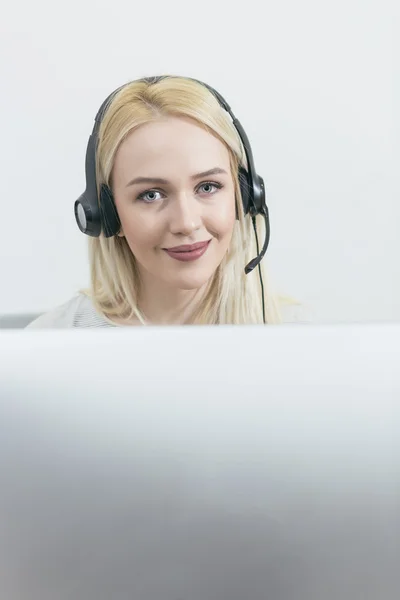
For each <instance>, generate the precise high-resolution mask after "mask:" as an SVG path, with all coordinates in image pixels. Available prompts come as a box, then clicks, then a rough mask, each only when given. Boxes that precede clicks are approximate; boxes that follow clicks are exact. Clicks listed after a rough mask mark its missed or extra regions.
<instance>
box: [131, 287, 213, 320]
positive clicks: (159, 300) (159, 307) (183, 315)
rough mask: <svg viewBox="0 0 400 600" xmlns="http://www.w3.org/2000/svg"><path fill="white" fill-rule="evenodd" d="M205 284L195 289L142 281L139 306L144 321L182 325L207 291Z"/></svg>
mask: <svg viewBox="0 0 400 600" xmlns="http://www.w3.org/2000/svg"><path fill="white" fill-rule="evenodd" d="M207 287H208V286H207V284H206V285H203V286H202V287H201V288H198V289H195V290H182V289H177V288H171V287H169V286H167V285H166V286H160V285H159V282H157V285H155V284H154V283H153V282H151V281H146V282H143V285H142V289H141V293H140V300H139V306H140V309H141V311H142V313H143V314H144V316H145V318H146V321H148V322H149V323H151V324H153V325H183V324H185V323H190V322H191V321H192V318H193V315H194V313H195V311H196V310H197V309H198V307H199V305H200V303H201V301H202V299H203V298H204V296H205V294H206V292H207Z"/></svg>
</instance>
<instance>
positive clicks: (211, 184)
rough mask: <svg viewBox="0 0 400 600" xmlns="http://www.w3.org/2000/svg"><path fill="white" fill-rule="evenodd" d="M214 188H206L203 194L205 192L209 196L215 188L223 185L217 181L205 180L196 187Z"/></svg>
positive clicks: (213, 192) (217, 188)
mask: <svg viewBox="0 0 400 600" xmlns="http://www.w3.org/2000/svg"><path fill="white" fill-rule="evenodd" d="M206 187H207V188H215V190H214V191H212V190H210V189H208V190H204V192H203V193H204V194H206V195H207V196H210V195H211V194H215V192H216V190H220V189H221V188H222V187H223V186H222V184H221V183H217V182H215V181H205V182H204V183H202V184H201V185H200V186H199V188H198V189H200V188H206Z"/></svg>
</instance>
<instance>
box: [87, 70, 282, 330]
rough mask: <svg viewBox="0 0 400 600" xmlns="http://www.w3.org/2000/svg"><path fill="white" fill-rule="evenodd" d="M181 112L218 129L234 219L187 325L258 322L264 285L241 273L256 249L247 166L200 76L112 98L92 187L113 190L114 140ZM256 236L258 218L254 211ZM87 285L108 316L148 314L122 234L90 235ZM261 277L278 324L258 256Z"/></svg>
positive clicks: (268, 315) (142, 85)
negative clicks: (242, 175)
mask: <svg viewBox="0 0 400 600" xmlns="http://www.w3.org/2000/svg"><path fill="white" fill-rule="evenodd" d="M166 115H167V116H168V115H171V116H172V115H174V116H184V117H189V118H191V119H193V120H195V121H196V122H197V124H199V125H200V126H202V127H205V128H206V130H207V131H209V132H211V133H212V134H213V135H215V136H217V137H218V138H219V139H220V140H221V141H222V142H223V143H224V144H225V146H226V147H227V149H228V151H229V155H230V164H231V170H232V175H233V179H234V185H235V201H236V207H237V214H238V219H237V220H236V222H235V225H234V230H233V235H232V240H231V244H230V248H229V251H228V253H227V255H226V257H225V258H224V259H223V261H222V263H221V264H220V265H219V267H218V268H217V270H216V272H215V274H214V276H213V277H212V279H211V281H210V282H209V285H208V289H207V292H206V294H205V296H204V298H203V300H202V302H201V304H200V306H199V308H198V309H197V311H196V313H195V314H194V315H193V318H192V319H191V323H193V324H243V325H245V324H256V323H263V313H262V291H261V286H260V280H259V274H258V272H257V269H254V271H253V272H252V273H250V274H249V275H246V274H245V272H244V267H245V265H246V264H247V263H248V262H249V261H250V260H251V259H252V258H254V256H256V254H257V251H256V243H255V235H254V230H253V225H252V221H251V218H250V216H245V215H244V211H243V204H242V198H241V193H240V185H239V180H238V169H239V166H240V165H241V166H243V167H244V168H246V166H247V165H246V156H245V152H244V148H243V145H242V142H241V140H240V137H239V135H238V133H237V131H236V128H235V127H234V125H233V123H232V120H231V118H230V117H229V115H228V113H227V112H226V111H225V110H224V109H223V108H222V107H221V106H220V104H219V102H218V100H217V99H216V98H215V97H214V95H213V94H212V93H211V92H210V91H209V90H208V89H207V88H206V87H205V86H204V85H202V84H201V83H199V82H196V81H193V80H190V79H186V78H184V77H166V78H163V79H160V80H159V81H157V82H155V83H153V82H151V83H149V82H148V81H143V80H139V81H134V82H131V83H129V84H127V85H126V86H124V87H123V88H122V89H120V90H119V91H118V92H117V93H116V94H115V96H114V97H113V98H112V100H111V101H110V104H109V106H108V108H107V109H106V111H105V114H104V117H103V119H102V122H101V125H100V128H99V132H98V146H97V153H96V177H97V186H98V192H99V189H100V186H101V185H102V184H103V183H105V184H106V185H108V186H110V187H111V189H112V170H113V165H114V160H115V155H116V152H117V149H118V148H119V146H120V144H121V143H122V142H123V140H124V139H125V138H126V136H127V135H128V134H129V133H131V132H132V131H133V130H134V129H136V128H137V127H139V126H140V125H143V124H145V123H148V122H150V121H154V120H157V119H158V118H160V116H166ZM257 231H258V234H259V238H260V240H263V236H264V220H263V218H262V217H257ZM89 260H90V276H91V285H90V288H89V290H84V293H86V294H87V295H88V296H90V297H91V299H92V301H93V304H94V306H95V308H96V309H97V310H98V311H99V312H100V313H103V314H104V315H105V316H106V317H108V318H109V319H113V318H117V319H124V320H128V321H129V320H131V319H133V318H136V319H138V320H139V321H140V322H141V323H143V324H145V323H146V319H145V317H144V315H143V313H142V312H141V310H140V308H139V306H138V292H139V285H140V280H139V270H138V265H137V261H136V259H135V256H134V255H133V254H132V252H131V250H130V248H129V246H128V243H127V242H126V239H125V237H119V236H114V237H111V238H106V237H104V236H103V235H101V236H100V237H98V238H89ZM260 266H261V270H262V275H263V283H264V302H265V321H266V323H279V322H281V318H280V315H279V310H278V302H277V300H276V298H275V297H274V294H273V293H272V292H271V290H270V285H269V283H268V275H267V272H266V266H265V258H264V260H263V261H262V262H261V265H260Z"/></svg>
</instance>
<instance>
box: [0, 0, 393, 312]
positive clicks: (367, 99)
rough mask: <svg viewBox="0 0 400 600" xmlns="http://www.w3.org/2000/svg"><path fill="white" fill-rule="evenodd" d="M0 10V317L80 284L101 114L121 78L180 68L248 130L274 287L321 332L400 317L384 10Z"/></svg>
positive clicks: (164, 5)
mask: <svg viewBox="0 0 400 600" xmlns="http://www.w3.org/2000/svg"><path fill="white" fill-rule="evenodd" d="M2 13H3V14H2V20H1V24H0V34H1V35H0V71H1V77H0V85H1V100H0V102H1V110H0V131H1V144H0V153H1V157H0V164H1V175H2V176H1V212H0V219H1V224H2V227H1V237H0V272H1V294H0V313H14V312H18V311H29V312H31V311H44V310H48V309H50V308H52V307H54V306H55V305H57V304H60V303H62V302H64V301H66V300H68V299H69V298H70V296H72V295H73V294H74V293H75V292H76V291H77V290H78V289H79V288H80V287H84V286H86V285H87V283H88V262H87V250H86V248H87V240H86V238H85V236H84V235H82V234H81V233H80V231H79V230H78V228H77V226H76V224H75V220H74V215H73V204H74V201H75V199H76V198H77V197H78V196H79V195H80V194H81V192H82V191H83V189H84V183H85V182H84V159H85V152H86V143H87V139H88V136H89V135H90V132H91V130H92V126H93V119H94V116H95V114H96V112H97V110H98V108H99V106H100V104H101V103H102V101H103V100H104V98H105V97H106V96H107V95H108V94H109V93H110V92H111V91H113V90H114V89H115V88H116V87H118V86H120V85H122V84H123V83H125V82H127V81H129V80H131V79H135V78H137V77H142V76H145V75H154V74H162V73H172V74H179V75H189V76H192V77H196V78H199V79H202V80H204V81H206V82H207V83H209V84H211V85H212V86H214V87H215V88H216V89H218V90H219V91H220V92H221V93H222V95H223V96H225V97H226V98H227V100H228V102H229V103H230V105H231V107H232V109H233V111H234V113H235V114H236V116H237V117H238V118H239V120H240V121H241V122H242V124H243V126H244V127H245V129H246V131H247V133H248V136H249V138H250V141H251V143H252V147H253V152H254V156H255V162H256V168H257V170H258V172H259V173H260V174H261V175H262V176H263V177H264V180H265V182H266V189H267V196H268V205H269V209H270V217H271V243H270V249H269V252H268V263H269V266H270V271H271V277H272V280H273V282H274V284H275V287H276V288H277V289H278V290H279V291H280V292H282V293H284V294H288V295H290V296H294V297H295V298H296V299H298V300H300V301H301V302H303V303H304V305H305V306H306V308H308V309H309V310H310V311H312V314H313V317H314V319H315V321H317V322H352V321H353V322H354V321H369V322H371V321H399V320H400V277H399V271H400V269H399V257H400V236H399V235H398V230H399V225H400V208H399V195H398V188H397V185H395V184H397V182H398V179H397V174H395V152H394V149H395V138H394V136H395V132H396V129H395V115H394V107H395V101H394V98H395V94H397V95H398V88H396V83H397V82H396V76H397V73H396V72H395V70H396V68H397V67H396V64H395V52H394V43H395V28H396V24H395V20H394V10H393V6H392V5H391V3H389V2H388V3H386V4H385V2H382V1H381V2H379V1H378V0H376V1H375V0H374V1H368V0H338V1H337V2H335V3H327V2H319V1H317V0H304V1H303V2H297V1H295V0H287V1H282V0H281V1H280V2H260V1H259V0H248V1H247V2H245V3H243V4H238V5H237V7H236V8H235V6H234V5H233V4H232V3H230V2H226V1H218V0H217V1H212V2H211V1H210V0H203V1H202V2H201V3H199V4H198V5H196V4H194V3H190V2H185V0H170V1H168V2H160V1H159V0H157V1H153V2H149V3H139V2H138V3H133V2H124V1H123V0H114V1H113V2H104V1H103V0H97V1H95V0H86V1H85V0H83V1H82V0H81V1H80V2H77V1H76V0H69V2H68V3H61V2H56V3H53V2H50V0H36V1H35V2H30V0H29V1H28V0H22V1H20V2H16V3H14V4H13V5H11V4H10V5H9V6H8V7H4V9H3V11H2ZM397 126H398V124H397ZM397 133H398V130H397Z"/></svg>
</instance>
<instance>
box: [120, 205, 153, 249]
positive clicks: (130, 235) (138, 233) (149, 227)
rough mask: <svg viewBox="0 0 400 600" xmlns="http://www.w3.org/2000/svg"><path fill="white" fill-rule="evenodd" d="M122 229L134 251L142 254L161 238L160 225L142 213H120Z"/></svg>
mask: <svg viewBox="0 0 400 600" xmlns="http://www.w3.org/2000/svg"><path fill="white" fill-rule="evenodd" d="M120 219H121V225H122V231H123V233H124V236H125V238H126V241H127V242H128V244H129V247H130V248H131V250H132V252H134V253H135V254H138V255H139V254H141V253H142V252H146V251H148V250H149V249H151V248H153V247H154V246H156V245H157V242H159V240H160V235H161V232H160V227H158V226H157V223H153V222H152V221H151V220H149V219H143V218H142V217H141V215H140V214H133V212H131V213H130V214H129V215H127V214H126V213H125V214H124V213H122V214H121V215H120Z"/></svg>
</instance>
